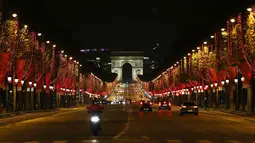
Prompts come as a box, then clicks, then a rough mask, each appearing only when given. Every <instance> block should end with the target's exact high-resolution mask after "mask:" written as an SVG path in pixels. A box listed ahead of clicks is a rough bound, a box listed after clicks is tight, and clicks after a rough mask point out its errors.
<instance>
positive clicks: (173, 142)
mask: <svg viewBox="0 0 255 143" xmlns="http://www.w3.org/2000/svg"><path fill="white" fill-rule="evenodd" d="M166 142H167V143H181V142H182V141H181V140H167V141H166Z"/></svg>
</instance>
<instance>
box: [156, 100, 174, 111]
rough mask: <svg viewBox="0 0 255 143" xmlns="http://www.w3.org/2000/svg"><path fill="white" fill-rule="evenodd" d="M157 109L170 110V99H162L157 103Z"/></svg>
mask: <svg viewBox="0 0 255 143" xmlns="http://www.w3.org/2000/svg"><path fill="white" fill-rule="evenodd" d="M158 106H159V107H158V110H159V111H160V110H168V111H171V103H170V101H166V100H162V101H159V103H158Z"/></svg>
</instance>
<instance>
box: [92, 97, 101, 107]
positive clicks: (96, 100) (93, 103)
mask: <svg viewBox="0 0 255 143" xmlns="http://www.w3.org/2000/svg"><path fill="white" fill-rule="evenodd" d="M97 104H100V101H99V100H98V99H96V98H95V99H94V100H92V105H97Z"/></svg>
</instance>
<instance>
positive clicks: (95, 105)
mask: <svg viewBox="0 0 255 143" xmlns="http://www.w3.org/2000/svg"><path fill="white" fill-rule="evenodd" d="M87 108H88V111H89V113H91V112H99V113H102V112H103V109H104V107H103V106H102V105H100V101H99V100H98V99H94V100H92V104H91V105H90V106H88V107H87Z"/></svg>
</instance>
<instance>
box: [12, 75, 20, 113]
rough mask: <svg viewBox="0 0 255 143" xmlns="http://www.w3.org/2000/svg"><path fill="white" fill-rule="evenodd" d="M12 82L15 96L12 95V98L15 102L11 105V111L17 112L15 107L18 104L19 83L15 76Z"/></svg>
mask: <svg viewBox="0 0 255 143" xmlns="http://www.w3.org/2000/svg"><path fill="white" fill-rule="evenodd" d="M14 82H15V94H13V96H14V98H15V99H14V100H15V101H14V103H13V110H14V111H16V110H17V106H18V104H17V103H19V98H18V82H19V79H18V77H17V76H15V79H14Z"/></svg>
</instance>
